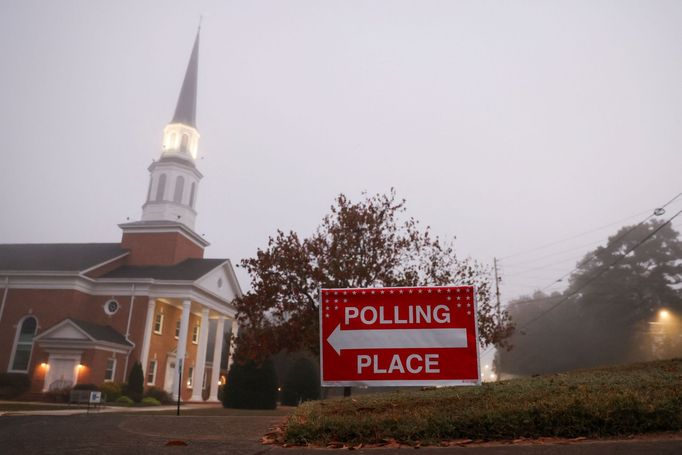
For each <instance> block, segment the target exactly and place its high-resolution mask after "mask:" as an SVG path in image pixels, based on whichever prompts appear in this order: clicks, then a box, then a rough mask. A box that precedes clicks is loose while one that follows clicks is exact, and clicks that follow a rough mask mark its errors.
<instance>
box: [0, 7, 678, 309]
mask: <svg viewBox="0 0 682 455" xmlns="http://www.w3.org/2000/svg"><path fill="white" fill-rule="evenodd" d="M200 15H203V25H202V36H201V50H200V58H199V65H200V70H199V100H198V129H199V132H200V133H201V135H202V137H201V141H200V144H199V150H200V156H201V158H200V160H199V161H198V163H197V165H198V167H199V169H200V170H201V172H202V173H203V174H204V176H205V177H204V180H203V181H202V183H201V186H200V189H199V192H198V217H197V231H198V232H199V233H200V234H204V235H205V237H206V239H207V240H208V241H210V242H211V246H210V247H209V248H208V250H207V256H208V257H228V258H231V259H232V260H233V262H234V263H237V262H238V261H239V259H241V258H244V257H249V256H252V255H253V254H254V253H255V251H256V248H258V247H259V246H263V245H265V242H266V240H267V237H268V235H271V234H273V233H274V232H275V230H276V229H283V230H289V229H293V230H296V231H299V232H301V233H303V234H304V235H305V234H306V233H309V232H311V231H312V230H313V229H314V228H315V227H316V226H317V225H318V223H319V221H320V220H321V218H322V217H323V215H324V214H326V213H327V211H328V208H329V206H330V205H331V203H332V200H333V198H334V196H335V195H337V194H338V193H340V192H343V193H346V194H347V195H349V196H350V197H351V198H355V199H357V198H358V197H360V195H361V192H362V191H367V192H369V193H376V192H381V193H383V192H387V191H388V190H389V189H390V188H391V187H395V188H396V190H397V191H398V194H399V195H400V196H402V197H404V198H406V199H407V202H408V210H409V214H410V215H412V216H414V217H415V218H417V219H419V220H420V221H421V222H422V223H423V224H424V225H429V226H431V227H432V229H433V231H434V232H435V233H437V234H439V235H441V236H444V237H452V236H456V237H457V243H456V247H457V250H458V252H459V254H460V255H462V256H472V257H474V258H477V259H480V260H482V261H485V262H492V258H493V257H498V258H502V260H501V262H500V265H501V268H500V272H501V274H502V277H503V289H502V296H503V300H504V301H505V302H506V301H508V300H509V299H511V298H513V297H515V296H518V295H520V294H524V293H529V292H531V291H533V290H534V289H538V288H543V287H545V286H546V285H548V284H551V283H552V282H553V281H554V280H556V279H557V278H558V277H560V276H562V275H563V274H565V273H566V272H568V271H570V270H571V269H572V267H573V266H574V265H575V262H576V261H577V260H578V259H579V258H580V257H581V256H582V255H583V254H584V253H585V252H586V251H588V250H590V249H592V248H593V247H594V246H595V245H596V244H597V242H599V241H603V240H604V239H605V238H606V237H607V236H608V235H609V234H612V233H613V232H615V231H616V230H617V229H618V227H620V226H621V225H623V224H628V223H630V224H632V223H636V222H638V221H640V219H641V218H643V217H644V216H646V215H647V214H649V213H650V212H651V210H653V208H655V207H657V206H660V205H662V204H663V203H665V202H666V201H668V200H670V199H671V198H672V197H673V196H674V195H676V194H677V193H678V192H679V191H680V188H681V186H682V185H680V181H679V179H680V178H679V175H680V173H679V170H680V169H682V153H680V146H681V145H682V128H680V122H681V121H682V84H680V81H681V80H682V46H680V43H682V27H680V26H679V25H680V23H682V3H680V2H676V1H647V2H641V1H553V2H537V1H518V2H499V1H459V2H453V1H419V2H414V1H396V0H391V1H388V0H386V1H381V0H375V1H347V0H345V1H325V2H319V1H312V0H311V1H286V2H284V1H274V0H273V1H241V2H240V1H194V2H186V1H167V0H165V1H148V2H134V1H118V2H103V1H60V2H44V1H25V0H22V1H18V0H17V1H10V0H4V1H3V2H2V3H0V55H2V68H3V71H1V72H0V99H2V103H1V104H0V122H1V124H2V125H3V138H4V141H3V144H4V150H5V151H4V153H3V155H2V156H3V164H2V166H0V213H2V222H1V223H0V241H1V242H3V243H14V242H115V241H118V239H119V238H120V230H119V229H118V227H117V224H118V223H121V222H125V221H126V219H128V218H129V219H130V220H135V219H139V217H140V213H141V205H142V203H143V202H144V198H145V195H146V191H147V184H148V173H147V166H148V165H149V164H150V163H151V161H152V159H154V158H157V157H158V156H159V153H160V150H161V148H160V147H161V133H162V130H163V127H164V126H165V124H166V123H167V122H169V121H170V119H171V116H172V113H173V109H174V108H175V102H176V100H177V95H178V92H179V89H180V84H181V81H182V77H183V73H184V69H185V66H186V64H187V60H188V58H189V52H190V49H191V46H192V41H193V38H194V35H195V33H196V28H197V24H198V22H199V17H200ZM675 204H677V205H676V206H675V207H672V206H671V209H675V210H677V209H679V208H681V207H682V203H680V202H679V201H677V202H676V203H675ZM603 226H606V227H605V228H604V229H599V230H595V228H599V227H603ZM586 231H593V232H591V233H590V234H587V235H582V236H576V234H580V233H583V232H586ZM563 239H568V240H565V241H563V242H560V243H555V242H556V241H557V240H563ZM552 243H553V244H554V245H553V246H552V247H550V248H538V247H541V246H543V245H546V244H552ZM528 250H532V251H531V252H530V253H529V252H528ZM559 252H561V253H559ZM518 253H523V254H518ZM239 276H240V279H241V281H242V283H241V284H242V287H244V288H248V279H247V277H246V276H245V274H244V273H243V272H239ZM559 289H560V286H559ZM549 290H550V291H551V290H553V289H552V288H550V289H549Z"/></svg>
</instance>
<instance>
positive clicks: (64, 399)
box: [45, 387, 71, 403]
mask: <svg viewBox="0 0 682 455" xmlns="http://www.w3.org/2000/svg"><path fill="white" fill-rule="evenodd" d="M45 398H46V400H47V401H50V402H54V403H68V402H69V399H70V398H71V387H64V388H61V389H52V390H49V391H47V392H46V393H45Z"/></svg>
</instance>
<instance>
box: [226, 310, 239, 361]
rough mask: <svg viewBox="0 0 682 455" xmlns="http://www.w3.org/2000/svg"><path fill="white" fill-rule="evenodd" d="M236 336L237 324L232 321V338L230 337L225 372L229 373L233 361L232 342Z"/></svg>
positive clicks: (234, 320) (237, 332) (235, 321)
mask: <svg viewBox="0 0 682 455" xmlns="http://www.w3.org/2000/svg"><path fill="white" fill-rule="evenodd" d="M237 335H239V323H238V322H237V320H236V319H232V336H231V337H230V349H229V352H228V353H227V371H230V367H231V366H232V362H233V361H234V340H236V339H237Z"/></svg>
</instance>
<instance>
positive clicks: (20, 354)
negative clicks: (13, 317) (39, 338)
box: [11, 316, 38, 371]
mask: <svg viewBox="0 0 682 455" xmlns="http://www.w3.org/2000/svg"><path fill="white" fill-rule="evenodd" d="M36 330H38V321H37V320H36V318H34V317H33V316H28V317H26V318H24V319H23V320H22V321H21V323H20V324H19V325H18V326H17V334H16V336H15V338H14V350H13V351H12V367H11V370H13V371H28V365H29V362H30V361H31V351H32V350H33V337H35V336H36Z"/></svg>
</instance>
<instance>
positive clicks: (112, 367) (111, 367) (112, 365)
mask: <svg viewBox="0 0 682 455" xmlns="http://www.w3.org/2000/svg"><path fill="white" fill-rule="evenodd" d="M114 374H116V359H107V366H106V368H105V369H104V380H105V381H107V382H110V381H113V380H114Z"/></svg>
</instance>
